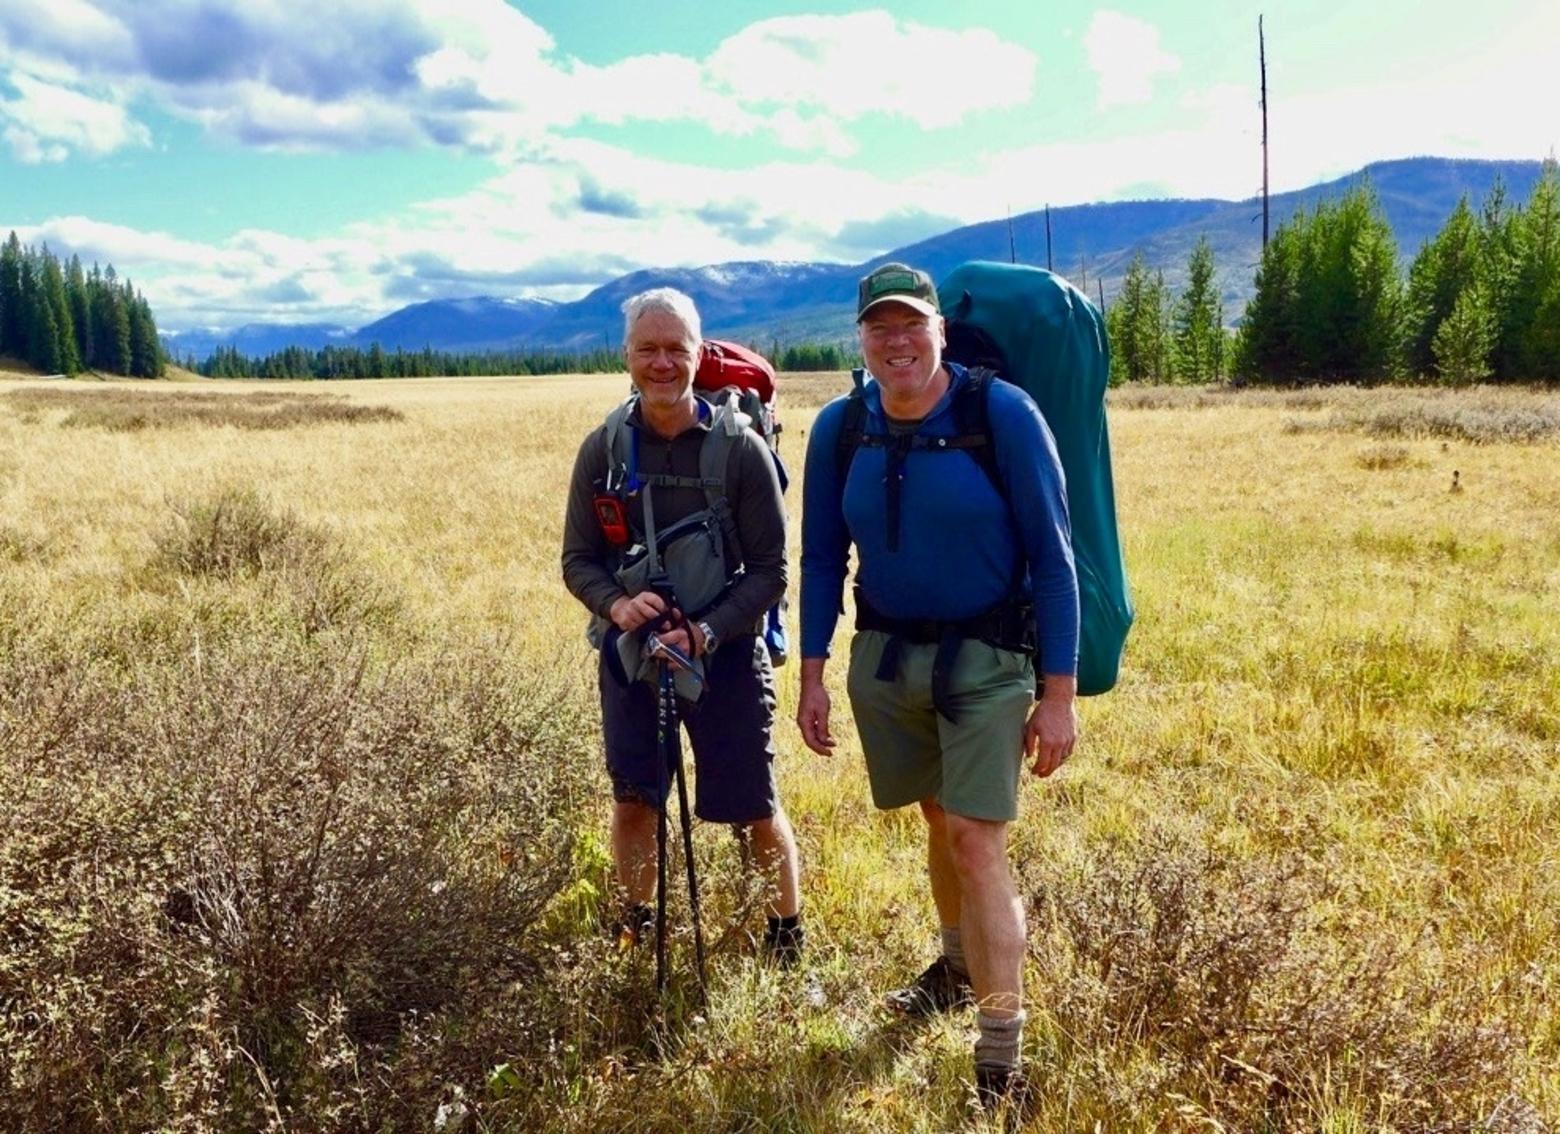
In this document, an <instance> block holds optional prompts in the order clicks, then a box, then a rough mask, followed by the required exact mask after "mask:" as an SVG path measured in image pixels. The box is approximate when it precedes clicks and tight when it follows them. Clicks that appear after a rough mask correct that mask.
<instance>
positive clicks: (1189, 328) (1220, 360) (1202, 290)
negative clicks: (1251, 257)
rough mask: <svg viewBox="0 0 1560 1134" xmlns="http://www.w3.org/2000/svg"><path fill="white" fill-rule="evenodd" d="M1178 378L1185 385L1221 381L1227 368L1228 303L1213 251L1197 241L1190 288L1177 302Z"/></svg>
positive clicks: (1189, 271)
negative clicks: (1221, 290) (1221, 291)
mask: <svg viewBox="0 0 1560 1134" xmlns="http://www.w3.org/2000/svg"><path fill="white" fill-rule="evenodd" d="M1174 327H1175V339H1174V342H1175V352H1174V355H1175V376H1176V378H1177V379H1178V380H1179V381H1182V382H1196V383H1203V382H1214V381H1217V380H1218V378H1219V376H1220V374H1221V372H1222V370H1223V366H1224V302H1223V300H1222V298H1221V297H1220V295H1219V291H1218V284H1217V282H1216V281H1215V280H1214V266H1213V248H1212V246H1211V245H1210V244H1209V243H1208V238H1207V237H1206V236H1204V237H1202V238H1201V239H1199V240H1198V241H1197V247H1196V248H1194V249H1192V255H1191V259H1190V260H1189V261H1188V263H1187V283H1186V288H1185V289H1184V290H1183V291H1182V292H1181V295H1180V297H1179V298H1178V299H1177V300H1176V302H1175V315H1174Z"/></svg>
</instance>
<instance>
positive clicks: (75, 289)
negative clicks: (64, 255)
mask: <svg viewBox="0 0 1560 1134" xmlns="http://www.w3.org/2000/svg"><path fill="white" fill-rule="evenodd" d="M65 294H66V297H67V298H68V299H69V300H70V317H71V324H72V325H73V326H74V327H75V329H76V357H77V358H79V359H80V360H81V365H82V366H83V367H88V368H90V367H91V366H92V365H93V358H92V296H91V295H90V294H89V293H88V291H87V277H86V273H85V272H83V271H82V270H81V257H80V256H72V257H71V258H70V267H69V268H68V269H67V270H66V272H65Z"/></svg>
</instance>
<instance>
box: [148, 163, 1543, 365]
mask: <svg viewBox="0 0 1560 1134" xmlns="http://www.w3.org/2000/svg"><path fill="white" fill-rule="evenodd" d="M1541 169H1542V165H1541V163H1540V162H1536V161H1460V160H1452V159H1448V158H1408V159H1405V160H1401V161H1388V162H1377V163H1374V164H1372V165H1369V166H1366V167H1365V168H1364V169H1362V170H1359V171H1358V172H1356V173H1352V174H1349V175H1348V176H1346V177H1342V178H1339V179H1337V180H1335V181H1329V182H1326V183H1324V184H1320V185H1314V186H1311V187H1310V188H1308V189H1301V190H1297V191H1295V192H1291V193H1281V194H1278V195H1276V196H1274V197H1272V198H1271V199H1270V202H1269V205H1270V220H1271V224H1272V226H1273V227H1274V228H1277V226H1278V225H1279V224H1280V223H1282V222H1283V221H1285V220H1287V219H1289V218H1290V217H1291V216H1293V215H1294V214H1295V212H1296V211H1298V210H1300V209H1303V208H1310V207H1312V206H1313V205H1315V204H1316V202H1318V201H1320V200H1323V199H1328V198H1336V197H1339V196H1341V195H1342V194H1343V193H1344V192H1346V191H1347V190H1348V189H1349V188H1351V187H1353V186H1354V185H1357V184H1359V183H1360V182H1361V181H1362V180H1364V179H1367V178H1368V179H1369V180H1370V183H1371V184H1372V185H1373V186H1374V188H1375V191H1376V194H1377V196H1378V197H1379V198H1380V200H1381V205H1382V208H1383V211H1384V212H1385V213H1386V217H1387V220H1388V222H1389V223H1390V224H1391V225H1392V229H1393V232H1394V233H1395V234H1396V235H1397V241H1398V248H1399V252H1400V255H1401V256H1402V257H1403V258H1404V259H1405V260H1407V259H1409V258H1411V257H1412V256H1413V255H1414V254H1415V253H1416V252H1417V251H1418V250H1419V248H1420V246H1421V245H1422V244H1423V243H1424V241H1426V240H1427V239H1429V238H1430V237H1432V236H1434V235H1435V233H1436V232H1437V231H1438V230H1439V229H1440V227H1441V226H1442V225H1443V224H1444V223H1445V221H1446V218H1447V217H1448V216H1449V215H1450V214H1451V212H1452V210H1453V209H1454V208H1456V206H1457V202H1458V200H1459V199H1460V198H1462V197H1464V196H1467V197H1468V198H1469V200H1470V202H1471V203H1473V204H1474V205H1475V206H1477V205H1478V203H1479V202H1480V201H1482V200H1483V198H1484V196H1485V194H1486V193H1488V192H1489V190H1490V187H1491V186H1492V185H1493V184H1494V182H1495V180H1496V178H1497V177H1499V178H1501V179H1502V180H1503V181H1504V182H1505V186H1506V194H1507V200H1508V201H1511V202H1522V201H1525V200H1526V199H1527V197H1528V195H1529V194H1530V193H1531V192H1532V189H1533V185H1534V183H1535V182H1536V181H1537V180H1538V177H1539V174H1540V172H1541ZM1261 212H1262V205H1261V201H1260V199H1258V198H1252V199H1250V200H1245V201H1223V200H1213V199H1209V200H1161V201H1118V202H1112V203H1109V204H1098V205H1073V206H1069V207H1067V208H1057V209H1052V210H1051V218H1050V220H1051V237H1052V239H1051V253H1050V260H1051V265H1052V266H1053V268H1054V270H1056V271H1057V272H1059V273H1061V274H1062V275H1065V276H1067V277H1068V278H1069V279H1071V280H1072V281H1073V282H1074V283H1075V284H1078V285H1079V286H1080V287H1083V288H1084V289H1085V290H1086V291H1087V292H1088V294H1089V295H1090V296H1093V297H1097V296H1098V295H1099V293H1100V284H1101V283H1103V285H1104V286H1103V291H1104V295H1105V299H1106V302H1107V303H1108V302H1109V301H1110V300H1111V298H1112V297H1113V295H1114V293H1115V289H1116V288H1117V287H1118V286H1119V284H1120V280H1121V276H1122V274H1123V273H1124V272H1125V270H1126V267H1127V264H1128V262H1129V261H1130V260H1131V258H1132V256H1133V255H1134V253H1136V252H1138V251H1141V252H1142V253H1143V255H1144V257H1145V258H1146V259H1147V261H1148V264H1149V266H1150V267H1151V268H1157V269H1160V270H1162V271H1163V272H1164V274H1165V278H1166V280H1167V281H1168V282H1169V283H1170V284H1171V285H1172V286H1173V287H1174V286H1178V285H1179V284H1180V281H1181V278H1182V276H1183V275H1184V273H1185V271H1186V261H1187V258H1188V256H1189V255H1190V254H1191V250H1192V248H1193V246H1195V245H1196V243H1197V240H1198V238H1199V237H1202V236H1206V237H1207V238H1208V239H1209V241H1210V243H1211V244H1212V246H1213V253H1214V260H1215V263H1216V264H1217V265H1218V272H1219V283H1220V287H1221V289H1222V291H1223V294H1224V303H1225V315H1226V318H1227V319H1233V318H1234V317H1235V316H1237V315H1238V314H1239V312H1240V310H1241V309H1242V308H1243V307H1244V306H1245V303H1246V301H1247V300H1248V299H1249V298H1250V297H1251V294H1252V284H1253V280H1252V277H1253V274H1254V272H1255V268H1256V264H1257V261H1258V260H1259V259H1260V257H1261V250H1262V223H1261ZM1010 247H1011V248H1012V249H1013V250H1016V252H1017V256H1018V259H1019V260H1020V261H1021V262H1024V263H1030V264H1038V265H1041V266H1044V265H1045V264H1046V216H1045V213H1044V211H1037V212H1032V213H1025V214H1023V215H1021V216H1016V217H1014V218H1013V219H1012V221H1011V244H1010V229H1009V222H1008V221H1007V220H1005V219H1004V220H995V221H985V222H982V223H980V224H973V225H967V226H965V227H963V228H956V229H953V230H952V231H950V232H945V233H942V234H941V235H939V236H934V237H931V238H930V239H927V240H922V241H920V242H918V243H915V244H911V245H908V246H906V247H903V248H896V249H893V250H891V251H888V252H885V253H883V254H882V255H881V256H877V257H874V258H873V259H871V260H868V261H865V262H864V263H860V264H823V263H771V262H768V261H751V262H748V261H744V262H735V263H727V264H714V265H710V266H708V267H702V268H648V269H645V270H642V271H638V272H631V273H629V274H628V275H626V276H621V277H619V278H618V279H615V280H612V281H610V282H609V283H606V284H603V285H602V286H601V287H598V288H597V289H596V290H594V291H592V292H591V293H590V294H588V295H586V296H584V297H583V298H581V299H578V300H575V301H574V302H572V303H555V302H551V301H549V300H542V299H507V298H500V297H492V296H476V297H473V298H469V299H441V300H433V301H430V302H426V303H415V304H412V305H411V306H409V307H403V308H401V309H400V310H398V311H394V312H392V313H391V314H389V315H386V316H385V317H384V318H382V319H379V320H376V321H375V322H373V323H369V324H367V325H366V326H363V327H359V328H357V329H355V330H354V329H351V328H347V327H339V326H328V325H324V324H317V323H307V324H282V323H274V324H273V323H255V324H248V325H246V326H243V327H239V328H237V329H236V330H232V331H228V332H225V333H221V334H216V333H208V332H201V331H187V332H183V333H180V334H176V335H168V336H166V340H167V343H168V347H169V349H170V350H171V351H172V352H173V353H174V354H175V355H176V356H178V357H181V358H183V357H187V356H188V355H191V354H193V355H195V356H196V357H197V358H201V359H204V358H205V357H206V356H207V355H208V354H210V353H211V352H212V351H213V350H215V349H216V348H217V347H219V346H233V347H237V348H238V350H240V351H241V352H243V353H245V354H249V355H258V354H267V353H270V352H273V351H276V350H280V349H282V348H283V347H286V346H302V347H308V348H311V349H315V348H319V347H323V346H326V345H331V344H334V345H338V346H359V347H368V346H370V345H371V344H373V343H375V342H377V343H379V344H380V345H381V346H382V347H384V348H386V349H389V350H393V349H395V348H397V347H403V348H405V349H407V350H421V349H422V348H423V347H424V346H431V347H433V348H434V349H435V350H449V351H466V350H477V351H480V350H505V349H512V350H526V349H531V348H538V349H563V350H588V349H591V348H594V347H599V346H615V345H616V344H617V343H618V342H619V341H620V339H621V337H622V326H621V322H620V320H621V315H620V314H619V308H620V305H621V304H622V302H623V300H624V299H626V298H627V297H628V296H630V295H633V294H634V293H636V292H639V291H642V290H644V289H645V288H649V287H657V286H662V285H666V286H671V287H676V288H680V289H681V290H683V291H685V292H687V293H688V294H689V295H691V296H692V297H693V298H694V300H695V302H697V303H698V305H699V311H700V313H701V314H702V315H703V317H704V329H705V333H706V334H712V335H717V336H721V337H725V338H735V339H741V340H745V341H748V342H756V343H758V344H760V345H762V346H768V344H770V343H771V342H774V341H778V342H781V343H788V342H798V341H830V340H840V339H845V338H848V337H849V336H850V334H851V324H852V319H853V316H854V301H855V290H856V288H855V285H856V281H857V279H859V278H860V277H861V276H862V275H864V274H865V273H866V272H867V271H869V270H870V269H871V268H872V267H874V266H875V265H877V264H880V263H884V262H886V261H889V260H902V261H904V262H906V263H910V264H914V265H915V266H917V267H920V268H924V269H926V270H927V271H929V272H930V273H931V274H932V276H933V277H934V278H941V277H942V276H943V275H944V274H946V273H947V272H948V271H950V270H951V269H952V268H954V267H956V266H957V265H959V264H961V263H963V262H964V261H966V260H1007V259H1008V258H1009V252H1010Z"/></svg>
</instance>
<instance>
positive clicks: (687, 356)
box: [623, 308, 699, 418]
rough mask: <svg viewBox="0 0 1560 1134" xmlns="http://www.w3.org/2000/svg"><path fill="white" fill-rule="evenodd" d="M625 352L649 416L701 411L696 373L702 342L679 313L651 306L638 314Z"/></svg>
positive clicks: (629, 369) (667, 416) (630, 375)
mask: <svg viewBox="0 0 1560 1134" xmlns="http://www.w3.org/2000/svg"><path fill="white" fill-rule="evenodd" d="M623 354H624V356H625V357H626V359H627V361H628V374H629V377H630V378H632V379H633V380H634V388H635V389H637V390H638V391H639V396H640V398H641V399H643V403H642V404H643V406H644V412H645V413H646V414H647V415H650V416H652V417H657V418H669V417H674V416H678V414H679V411H681V412H687V413H694V414H696V413H697V412H698V411H697V409H696V407H695V405H694V400H693V372H694V370H695V369H697V367H698V365H699V341H698V340H697V339H696V338H694V336H693V332H692V331H690V330H689V329H688V326H687V324H685V323H684V322H683V321H682V320H681V319H679V318H678V317H677V316H676V315H674V314H672V313H671V312H670V311H662V310H657V309H654V308H652V309H650V310H648V311H646V312H645V313H644V314H642V315H641V316H639V318H638V319H636V320H635V321H634V325H633V327H631V328H630V329H629V332H628V342H627V343H626V344H625V345H624V347H623Z"/></svg>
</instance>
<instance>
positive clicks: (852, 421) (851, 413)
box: [834, 366, 867, 494]
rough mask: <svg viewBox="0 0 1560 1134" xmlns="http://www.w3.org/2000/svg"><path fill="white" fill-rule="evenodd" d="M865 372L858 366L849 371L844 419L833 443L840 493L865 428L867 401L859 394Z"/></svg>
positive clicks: (843, 488) (835, 469) (864, 380)
mask: <svg viewBox="0 0 1560 1134" xmlns="http://www.w3.org/2000/svg"><path fill="white" fill-rule="evenodd" d="M866 374H867V372H866V371H865V370H863V369H862V368H861V367H859V366H858V367H856V369H854V370H852V371H851V372H850V379H851V383H852V385H851V390H850V393H849V394H847V395H846V397H845V420H844V421H842V422H841V423H840V435H839V438H838V440H836V441H835V443H834V471H835V473H836V477H837V479H838V481H839V485H840V492H841V493H842V494H843V493H844V491H845V477H846V475H847V474H849V472H850V463H851V461H853V460H854V459H855V457H856V450H857V449H859V448H861V438H862V437H863V436H864V435H865V433H866V430H867V403H866V400H865V399H864V398H863V397H862V394H861V390H862V387H863V386H864V385H865V384H866Z"/></svg>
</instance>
